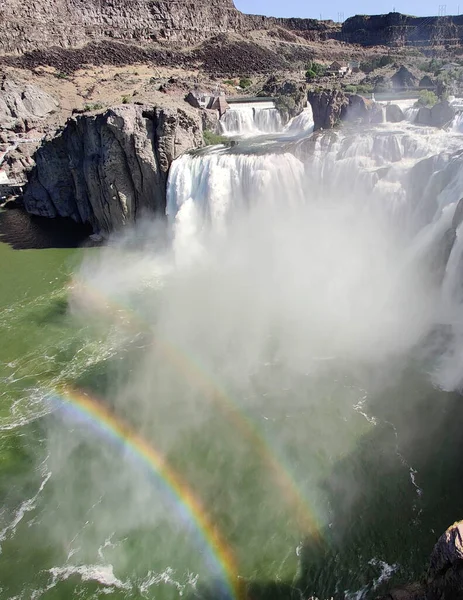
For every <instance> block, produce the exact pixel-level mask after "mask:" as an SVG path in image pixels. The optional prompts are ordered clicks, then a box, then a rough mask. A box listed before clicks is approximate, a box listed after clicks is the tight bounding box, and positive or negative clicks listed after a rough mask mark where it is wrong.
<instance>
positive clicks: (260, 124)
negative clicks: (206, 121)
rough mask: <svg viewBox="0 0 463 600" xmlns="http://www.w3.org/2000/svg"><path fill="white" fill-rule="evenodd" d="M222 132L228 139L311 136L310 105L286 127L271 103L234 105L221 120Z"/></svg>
mask: <svg viewBox="0 0 463 600" xmlns="http://www.w3.org/2000/svg"><path fill="white" fill-rule="evenodd" d="M220 127H221V132H222V134H223V135H225V136H227V137H252V136H258V135H264V134H279V133H290V134H292V135H293V134H294V135H295V134H297V135H300V134H309V133H311V132H312V131H313V114H312V108H311V107H310V105H308V106H307V108H306V109H305V110H303V111H302V113H301V114H300V115H298V116H297V117H295V118H294V119H292V120H291V121H290V122H289V123H288V124H287V125H286V126H284V125H283V121H282V118H281V115H280V112H279V111H278V110H277V109H276V108H275V107H274V104H273V102H271V103H262V102H259V103H245V104H233V105H232V106H231V107H230V109H229V110H227V112H226V113H225V114H224V115H223V116H222V118H221V120H220Z"/></svg>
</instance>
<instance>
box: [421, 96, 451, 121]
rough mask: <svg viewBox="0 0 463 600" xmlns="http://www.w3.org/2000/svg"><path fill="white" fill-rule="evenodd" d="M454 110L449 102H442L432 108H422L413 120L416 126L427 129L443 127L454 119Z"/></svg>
mask: <svg viewBox="0 0 463 600" xmlns="http://www.w3.org/2000/svg"><path fill="white" fill-rule="evenodd" d="M455 114H456V112H455V109H454V108H453V106H452V105H451V104H449V102H447V101H446V100H443V101H442V102H438V103H437V104H435V105H434V106H433V107H432V108H428V107H426V106H422V107H421V108H420V109H419V111H418V113H417V115H416V118H415V124H416V125H427V126H429V127H445V126H446V125H449V124H450V123H451V122H452V120H453V119H454V118H455Z"/></svg>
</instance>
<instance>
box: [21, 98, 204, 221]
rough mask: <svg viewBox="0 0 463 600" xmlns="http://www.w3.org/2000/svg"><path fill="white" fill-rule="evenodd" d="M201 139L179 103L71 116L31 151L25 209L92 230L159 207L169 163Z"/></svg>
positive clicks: (163, 199) (198, 128)
mask: <svg viewBox="0 0 463 600" xmlns="http://www.w3.org/2000/svg"><path fill="white" fill-rule="evenodd" d="M202 144H203V139H202V126H201V117H200V115H199V113H198V115H195V116H193V115H191V114H189V113H187V112H185V111H183V110H181V109H177V110H175V109H163V108H153V107H148V106H138V105H134V104H129V105H124V106H119V107H116V108H114V109H110V110H108V111H106V112H104V113H101V114H83V115H79V116H77V117H73V118H72V119H70V120H69V121H68V123H67V125H66V127H65V128H64V129H63V131H61V132H60V133H58V135H56V136H55V137H54V138H53V139H51V140H50V141H47V142H45V143H44V144H43V145H42V146H41V147H40V148H39V150H38V152H37V153H36V156H35V161H36V166H35V168H34V169H33V170H32V172H31V174H30V176H29V183H28V186H27V188H26V192H25V195H24V205H25V208H26V210H27V211H28V212H30V213H32V214H34V215H40V216H45V217H56V216H61V217H71V218H72V219H74V221H76V222H78V223H88V224H90V225H91V226H92V228H93V229H94V231H96V232H100V231H104V232H109V231H112V230H114V229H118V228H120V227H122V226H123V225H125V224H127V223H130V222H133V221H134V220H135V218H136V217H137V216H139V215H140V214H141V213H144V212H150V213H158V214H163V213H164V210H165V204H166V183H167V174H168V170H169V167H170V164H171V163H172V161H173V160H174V159H175V158H176V157H177V156H178V155H179V154H181V153H182V152H185V151H186V150H189V149H191V148H195V147H199V146H201V145H202Z"/></svg>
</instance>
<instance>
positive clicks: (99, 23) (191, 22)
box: [0, 0, 339, 54]
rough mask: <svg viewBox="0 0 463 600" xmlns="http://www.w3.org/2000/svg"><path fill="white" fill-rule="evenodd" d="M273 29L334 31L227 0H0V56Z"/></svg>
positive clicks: (309, 33) (314, 36)
mask: <svg viewBox="0 0 463 600" xmlns="http://www.w3.org/2000/svg"><path fill="white" fill-rule="evenodd" d="M276 26H280V27H284V28H287V29H291V30H297V31H300V32H302V34H303V36H304V37H306V38H308V39H311V40H323V39H327V38H328V37H332V31H333V28H334V29H335V30H336V31H338V29H339V28H338V27H334V24H333V23H329V22H319V21H317V20H315V19H275V18H267V17H261V16H258V15H244V14H243V13H241V12H240V11H238V10H237V9H236V8H235V6H234V3H233V0H195V1H192V0H35V1H34V2H32V0H3V2H2V0H0V53H2V54H21V53H24V52H27V51H33V50H44V49H48V48H50V47H51V46H58V47H61V48H75V47H79V46H83V45H85V44H86V43H88V42H91V41H100V40H105V39H106V40H107V39H112V40H125V41H134V42H138V43H150V42H172V43H176V44H178V43H181V44H185V45H192V44H195V43H197V42H200V41H202V40H205V39H207V38H209V37H211V36H213V35H217V34H220V33H227V32H246V31H251V30H256V29H268V28H273V27H276ZM175 49H179V48H178V45H176V48H175Z"/></svg>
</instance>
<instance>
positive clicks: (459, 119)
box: [452, 112, 463, 133]
mask: <svg viewBox="0 0 463 600" xmlns="http://www.w3.org/2000/svg"><path fill="white" fill-rule="evenodd" d="M452 131H454V132H456V133H463V112H461V113H458V114H457V115H456V116H455V118H454V119H453V122H452Z"/></svg>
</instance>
